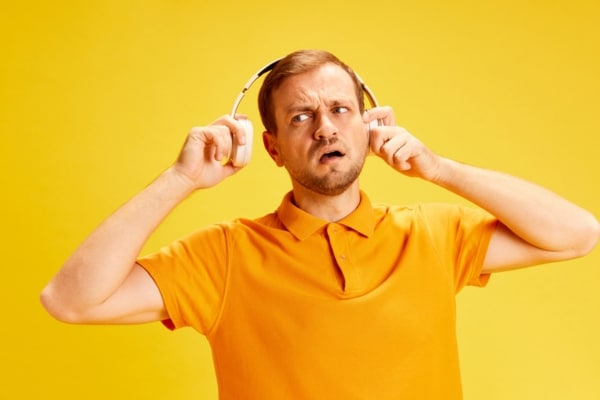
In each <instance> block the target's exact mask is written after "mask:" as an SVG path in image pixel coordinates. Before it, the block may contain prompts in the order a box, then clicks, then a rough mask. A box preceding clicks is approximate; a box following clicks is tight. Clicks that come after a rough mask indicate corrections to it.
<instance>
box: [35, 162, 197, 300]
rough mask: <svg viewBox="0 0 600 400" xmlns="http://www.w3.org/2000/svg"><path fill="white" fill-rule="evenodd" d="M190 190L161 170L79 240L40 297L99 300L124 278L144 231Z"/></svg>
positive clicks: (153, 226)
mask: <svg viewBox="0 0 600 400" xmlns="http://www.w3.org/2000/svg"><path fill="white" fill-rule="evenodd" d="M190 192H191V185H190V184H189V182H187V181H186V180H185V179H183V178H182V177H181V176H179V175H178V174H177V173H176V172H175V171H174V170H173V169H169V170H167V171H165V172H164V173H163V174H161V175H160V176H159V177H158V178H157V179H156V180H155V181H153V182H152V183H151V184H150V185H149V186H147V187H146V188H145V189H144V190H142V191H141V192H140V193H138V194H137V195H136V196H134V197H133V198H132V199H131V200H129V201H128V202H127V203H125V204H124V205H123V206H122V207H120V208H119V209H118V210H116V211H115V212H114V213H113V214H112V215H111V216H109V217H108V218H107V219H106V220H105V221H104V222H103V223H102V224H101V225H100V226H98V228H96V229H95V230H94V231H93V232H92V233H91V234H90V235H89V236H88V237H87V239H85V241H84V242H83V243H82V244H81V245H80V246H79V247H78V248H77V249H76V251H75V252H74V253H73V254H72V256H71V257H70V258H69V259H68V260H67V261H66V262H65V264H64V265H63V267H62V268H61V270H60V271H59V272H58V274H57V275H56V276H55V277H54V278H53V279H52V281H50V283H49V284H48V286H47V287H46V289H45V290H44V293H43V295H42V297H43V298H46V300H47V301H48V302H52V303H54V306H57V305H62V306H63V307H64V306H65V305H70V307H79V308H82V309H84V308H86V307H90V306H94V305H98V304H100V303H102V302H103V301H105V300H106V299H107V298H108V297H110V296H111V295H112V294H113V293H114V292H115V291H116V290H117V289H118V288H119V286H120V285H121V284H122V283H123V282H124V280H125V279H126V278H127V276H128V275H129V273H130V272H131V269H132V268H133V266H134V264H135V260H136V258H137V257H138V256H139V253H140V251H141V249H142V247H143V245H144V244H145V242H146V241H147V239H148V237H149V236H150V234H151V233H152V232H153V231H154V230H155V229H156V227H157V226H158V225H159V224H160V223H161V222H162V221H163V220H164V218H165V217H166V216H167V215H168V214H169V212H170V211H171V210H173V208H174V207H175V206H176V205H177V204H179V203H180V202H181V201H182V200H183V199H184V198H185V197H187V196H188V195H189V193H190ZM47 306H50V307H52V306H53V305H52V304H48V305H47Z"/></svg>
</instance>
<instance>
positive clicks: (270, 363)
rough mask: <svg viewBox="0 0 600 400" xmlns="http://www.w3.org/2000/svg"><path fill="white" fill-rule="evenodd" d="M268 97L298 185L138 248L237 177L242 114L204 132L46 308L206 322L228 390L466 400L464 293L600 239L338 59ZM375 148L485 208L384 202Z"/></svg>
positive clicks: (62, 281) (94, 244)
mask: <svg viewBox="0 0 600 400" xmlns="http://www.w3.org/2000/svg"><path fill="white" fill-rule="evenodd" d="M259 106H260V111H261V118H262V120H263V124H264V126H265V128H266V131H265V132H264V133H263V143H264V146H265V148H266V150H267V152H268V153H269V155H270V156H271V158H272V159H273V160H274V162H275V163H276V164H277V165H278V166H282V167H284V168H286V170H287V171H288V173H289V176H290V178H291V183H292V190H291V192H290V193H288V194H287V195H286V196H285V197H284V199H283V201H282V203H281V205H280V207H279V208H278V209H277V211H276V212H274V213H271V214H268V215H266V216H264V217H261V218H258V219H255V220H247V219H239V220H235V221H232V222H230V223H223V224H219V225H215V226H210V227H206V228H203V229H200V230H198V231H197V232H194V233H192V234H191V235H189V236H188V237H186V238H183V239H181V240H179V241H176V242H174V243H173V244H171V245H170V246H168V247H167V248H165V249H162V250H161V251H159V252H157V253H155V254H152V255H149V256H146V257H143V258H138V257H139V252H140V249H141V248H142V246H143V245H144V243H145V242H146V240H147V238H148V237H149V235H150V234H151V233H152V232H153V231H154V229H155V228H156V227H157V226H158V225H159V224H160V223H161V221H162V220H163V219H164V218H165V217H166V216H167V214H168V213H169V212H170V211H171V210H172V209H173V208H174V207H176V206H177V204H179V203H180V202H181V201H182V200H183V199H185V198H186V197H187V196H188V195H189V194H190V193H192V192H194V191H195V190H198V189H204V188H208V187H210V186H213V185H216V184H218V183H219V182H221V181H222V180H223V179H225V178H227V177H229V176H231V175H232V174H234V173H235V172H237V171H238V170H239V167H235V166H233V165H232V163H223V162H222V159H223V157H224V156H225V154H227V153H228V152H229V151H230V149H231V146H232V143H239V144H244V140H245V135H244V133H245V132H244V129H245V128H244V124H242V123H241V122H240V121H237V120H235V119H234V118H232V117H230V116H224V117H221V118H219V119H217V120H216V121H215V122H213V123H212V124H210V125H209V126H206V127H197V128H194V129H192V130H191V132H190V133H189V135H188V137H187V140H186V142H185V144H184V146H183V149H182V150H181V152H180V155H179V157H178V159H177V161H176V162H175V164H174V165H173V166H171V167H170V168H168V169H167V170H166V171H165V172H164V173H162V174H161V175H160V176H159V177H158V178H157V179H156V180H155V181H154V182H152V183H151V184H150V185H149V186H148V187H147V188H145V189H144V190H143V191H142V192H140V193H139V194H138V195H136V196H135V197H134V198H132V199H131V200H130V201H129V202H127V203H126V204H125V205H124V206H123V207H122V208H120V209H119V210H117V211H116V212H115V213H114V214H113V215H112V216H110V217H109V218H107V219H106V221H104V223H103V224H102V225H100V226H99V227H98V228H97V229H96V230H95V231H94V232H92V234H91V235H90V236H89V237H88V238H87V239H86V240H85V241H84V242H83V243H82V245H81V246H80V247H79V248H78V249H77V250H76V251H75V252H74V254H73V255H72V256H71V258H70V259H69V260H67V262H66V263H65V265H64V266H63V267H62V269H61V270H60V271H59V273H58V274H57V275H56V277H55V278H54V279H53V280H52V281H51V282H50V283H49V284H48V286H47V287H46V288H45V290H44V292H43V294H42V301H43V304H44V306H45V307H46V309H47V310H48V311H49V312H50V313H51V314H52V315H53V316H54V317H56V318H58V319H60V320H63V321H67V322H73V323H142V322H150V321H163V322H164V323H165V324H166V325H167V326H169V327H171V328H176V327H182V326H191V327H193V328H195V329H197V330H198V331H199V332H201V333H202V334H204V335H206V337H207V338H208V340H209V342H210V345H211V348H212V351H213V354H214V362H215V369H216V373H217V376H218V381H219V393H220V397H221V398H223V399H240V398H244V399H292V398H298V399H341V398H357V399H398V398H409V399H460V398H461V386H460V376H459V369H458V356H457V348H456V337H455V326H454V322H455V321H454V318H455V310H454V296H455V294H456V293H457V292H458V291H459V290H460V289H461V288H462V287H463V286H464V285H484V284H485V283H486V281H487V279H488V277H489V274H490V273H493V272H497V271H503V270H510V269H515V268H520V267H525V266H531V265H535V264H540V263H546V262H552V261H558V260H565V259H570V258H574V257H579V256H583V255H585V254H586V253H588V252H589V251H591V250H592V249H593V247H594V246H595V244H596V242H597V240H598V237H599V235H600V227H599V225H598V222H597V221H596V219H595V218H594V217H593V216H592V215H591V214H590V213H588V212H587V211H585V210H583V209H581V208H579V207H578V206H576V205H574V204H572V203H570V202H568V201H567V200H564V199H563V198H561V197H559V196H557V195H556V194H553V193H551V192H549V191H547V190H545V189H543V188H541V187H538V186H536V185H534V184H531V183H528V182H525V181H522V180H520V179H517V178H514V177H510V176H507V175H504V174H501V173H497V172H493V171H487V170H483V169H479V168H475V167H472V166H467V165H463V164H461V163H458V162H455V161H452V160H449V159H446V158H444V157H441V156H440V155H437V154H434V153H433V152H431V151H430V150H429V149H428V148H427V147H425V146H424V145H423V144H422V143H421V142H420V141H419V140H417V139H416V138H415V137H413V136H412V135H411V134H409V133H408V132H407V131H406V130H404V129H402V128H401V127H398V126H397V125H396V122H395V120H394V115H393V112H392V110H391V109H390V108H388V107H376V108H374V109H371V110H369V111H368V112H365V110H364V105H363V101H362V88H361V86H360V82H359V81H358V80H357V78H356V76H355V74H354V73H353V72H352V70H351V69H350V68H349V67H347V66H346V65H345V64H343V63H342V62H341V61H340V60H338V59H337V58H336V57H335V56H333V55H331V54H330V53H327V52H323V51H312V50H311V51H299V52H295V53H292V54H290V55H288V56H287V57H285V58H284V59H282V60H281V61H280V62H279V63H278V64H277V65H276V66H275V67H274V69H273V71H272V72H271V73H270V74H269V75H268V76H267V77H266V78H265V81H264V83H263V87H262V88H261V91H260V94H259ZM377 120H378V121H380V123H379V125H377V126H374V125H373V124H371V122H373V121H377ZM369 127H370V128H369ZM370 152H371V153H373V154H375V155H376V156H378V157H381V158H382V159H383V160H385V161H386V162H387V163H388V164H389V165H390V166H391V167H392V168H394V169H396V170H397V171H398V172H399V173H401V174H405V175H409V176H412V177H418V178H421V179H424V180H427V181H430V182H432V183H434V184H436V185H439V186H441V187H444V188H446V189H448V190H451V191H452V192H454V193H456V194H458V195H460V196H462V197H464V198H465V199H468V200H470V201H471V202H473V203H474V204H475V205H477V206H478V208H466V207H459V206H454V205H417V206H414V207H399V206H383V205H381V206H373V205H371V203H370V201H369V199H368V197H367V195H366V194H365V193H364V192H362V191H361V190H360V187H359V181H358V177H359V174H360V171H361V169H362V167H363V164H364V161H365V158H366V157H367V155H368V154H369V153H370Z"/></svg>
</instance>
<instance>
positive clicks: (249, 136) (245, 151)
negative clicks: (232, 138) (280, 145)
mask: <svg viewBox="0 0 600 400" xmlns="http://www.w3.org/2000/svg"><path fill="white" fill-rule="evenodd" d="M282 58H283V57H280V58H278V59H276V60H273V61H271V62H270V63H268V64H267V65H265V66H264V67H262V68H261V69H259V70H258V71H257V72H256V73H255V74H254V75H252V76H251V77H250V79H248V82H246V84H245V85H244V87H243V89H242V91H241V92H240V93H239V94H238V96H237V98H236V99H235V102H234V103H233V107H232V108H231V116H232V117H233V118H235V115H236V113H237V109H238V107H239V105H240V103H241V102H242V99H243V98H244V96H245V94H246V92H247V91H248V89H250V86H252V84H253V83H254V82H256V80H257V79H258V78H260V77H261V76H263V75H264V74H266V73H267V72H269V71H271V70H272V69H273V68H275V66H276V65H277V63H279V61H280V60H281V59H282ZM354 75H356V78H357V79H358V82H359V83H360V86H361V87H362V90H363V92H364V94H365V96H366V97H367V99H368V100H369V103H370V104H371V107H377V106H378V103H377V99H376V98H375V95H374V94H373V92H372V91H371V89H370V88H369V87H368V86H367V85H366V84H365V83H364V81H363V80H362V79H361V78H360V76H359V75H358V74H357V73H356V72H355V73H354ZM238 121H239V122H240V123H242V125H243V127H244V130H245V132H246V144H245V145H243V146H239V145H233V146H232V150H231V156H230V159H231V162H232V164H233V165H234V166H236V167H243V166H245V165H246V164H248V162H249V161H250V155H251V153H252V141H253V138H254V128H253V127H252V122H250V120H248V119H245V118H244V119H240V120H238Z"/></svg>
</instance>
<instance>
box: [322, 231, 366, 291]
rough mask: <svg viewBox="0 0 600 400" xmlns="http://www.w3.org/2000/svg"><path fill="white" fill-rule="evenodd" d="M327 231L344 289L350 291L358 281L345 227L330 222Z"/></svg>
mask: <svg viewBox="0 0 600 400" xmlns="http://www.w3.org/2000/svg"><path fill="white" fill-rule="evenodd" d="M327 233H328V236H329V242H330V246H331V251H332V252H333V255H334V257H335V261H336V264H337V266H338V268H339V269H340V272H341V274H342V276H343V278H344V291H345V292H352V291H355V290H357V289H358V286H357V285H358V283H359V282H358V276H357V271H356V270H355V268H354V267H353V265H352V263H351V260H350V256H349V254H350V253H349V248H348V244H347V240H346V234H347V233H346V231H345V228H344V227H342V226H340V225H338V224H330V225H329V226H328V228H327Z"/></svg>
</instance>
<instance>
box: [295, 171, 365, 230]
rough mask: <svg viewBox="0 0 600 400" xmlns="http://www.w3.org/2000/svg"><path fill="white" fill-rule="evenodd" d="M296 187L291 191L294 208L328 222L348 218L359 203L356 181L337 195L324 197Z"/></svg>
mask: <svg viewBox="0 0 600 400" xmlns="http://www.w3.org/2000/svg"><path fill="white" fill-rule="evenodd" d="M298 186H299V185H296V186H295V187H294V189H293V193H294V203H295V204H296V206H298V207H299V208H301V209H302V210H304V211H306V212H307V213H309V214H311V215H314V216H315V217H318V218H321V219H324V220H326V221H329V222H336V221H339V220H341V219H343V218H344V217H346V216H348V215H349V214H350V213H352V211H354V210H355V209H356V207H358V204H359V203H360V190H359V187H358V181H357V182H355V183H354V184H352V186H350V187H349V188H348V189H346V190H345V191H344V192H342V193H340V194H337V195H325V194H320V193H317V192H314V191H312V190H308V189H306V188H304V187H298Z"/></svg>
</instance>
